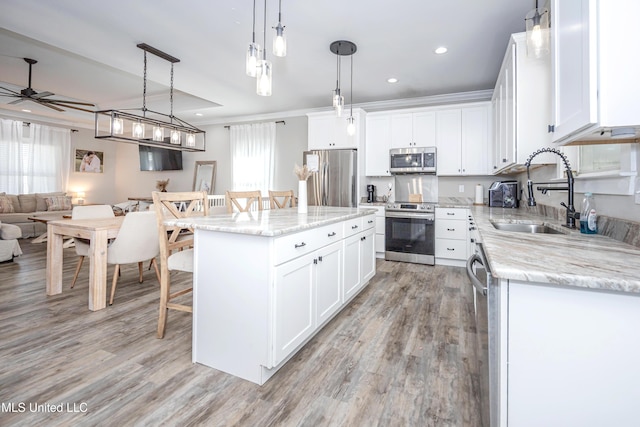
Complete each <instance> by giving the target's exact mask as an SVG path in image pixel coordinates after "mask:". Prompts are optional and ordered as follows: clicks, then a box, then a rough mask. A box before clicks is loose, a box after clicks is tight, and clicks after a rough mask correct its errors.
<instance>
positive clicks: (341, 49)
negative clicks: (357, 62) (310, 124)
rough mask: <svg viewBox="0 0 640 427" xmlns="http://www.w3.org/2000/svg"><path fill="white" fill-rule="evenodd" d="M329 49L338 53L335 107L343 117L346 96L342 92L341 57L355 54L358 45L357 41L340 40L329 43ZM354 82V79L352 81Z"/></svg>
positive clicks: (334, 92) (334, 94)
mask: <svg viewBox="0 0 640 427" xmlns="http://www.w3.org/2000/svg"><path fill="white" fill-rule="evenodd" d="M329 50H331V52H333V53H334V54H335V55H336V61H337V64H336V69H337V77H336V88H335V90H334V91H333V108H334V109H335V110H336V115H337V116H338V117H342V110H343V109H344V96H342V94H341V93H340V67H341V57H342V56H348V55H353V54H354V53H355V52H356V50H357V47H356V45H355V43H353V42H350V41H347V40H338V41H335V42H333V43H331V44H330V45H329ZM352 83H353V81H352Z"/></svg>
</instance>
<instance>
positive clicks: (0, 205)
mask: <svg viewBox="0 0 640 427" xmlns="http://www.w3.org/2000/svg"><path fill="white" fill-rule="evenodd" d="M13 212H15V210H14V209H13V204H12V203H11V199H9V198H8V197H7V196H0V213H13Z"/></svg>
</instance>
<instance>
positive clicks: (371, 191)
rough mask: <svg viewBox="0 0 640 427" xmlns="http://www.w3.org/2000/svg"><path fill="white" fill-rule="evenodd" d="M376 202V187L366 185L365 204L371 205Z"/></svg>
mask: <svg viewBox="0 0 640 427" xmlns="http://www.w3.org/2000/svg"><path fill="white" fill-rule="evenodd" d="M375 201H376V186H375V185H371V184H369V185H367V203H373V202H375Z"/></svg>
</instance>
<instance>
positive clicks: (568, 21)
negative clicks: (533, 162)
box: [551, 0, 640, 145]
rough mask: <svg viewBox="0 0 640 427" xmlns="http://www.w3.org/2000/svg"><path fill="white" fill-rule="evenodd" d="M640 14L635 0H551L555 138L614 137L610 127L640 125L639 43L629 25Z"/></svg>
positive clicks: (559, 140)
mask: <svg viewBox="0 0 640 427" xmlns="http://www.w3.org/2000/svg"><path fill="white" fill-rule="evenodd" d="M639 14H640V2H637V1H633V0H625V1H602V0H573V1H566V0H564V1H557V0H552V1H551V20H552V23H551V32H552V33H551V58H552V59H551V69H552V101H553V109H552V116H551V126H552V129H553V133H552V139H553V142H555V143H557V144H559V145H564V144H568V143H575V142H579V141H588V140H602V139H609V138H610V135H611V133H610V129H609V128H614V127H628V126H631V127H636V128H638V127H639V125H640V118H639V117H638V114H637V109H636V108H635V106H636V105H637V102H638V99H640V85H638V84H637V70H638V68H639V67H640V59H639V58H638V55H635V54H634V53H633V52H632V51H630V50H629V49H630V48H629V47H630V46H637V45H638V44H639V43H640V34H639V33H638V32H637V31H630V29H631V28H635V26H636V25H637V17H638V15H639ZM601 131H604V133H601ZM638 136H639V132H638V130H637V129H636V131H635V137H634V138H637V137H638ZM631 139H633V138H631Z"/></svg>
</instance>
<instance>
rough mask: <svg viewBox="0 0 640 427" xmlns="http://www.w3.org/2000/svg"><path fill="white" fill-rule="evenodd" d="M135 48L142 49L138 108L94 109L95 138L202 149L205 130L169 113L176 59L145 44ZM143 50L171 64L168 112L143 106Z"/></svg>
mask: <svg viewBox="0 0 640 427" xmlns="http://www.w3.org/2000/svg"><path fill="white" fill-rule="evenodd" d="M137 47H139V48H140V49H142V50H143V51H144V86H143V91H142V108H141V109H137V108H136V109H127V110H100V111H96V113H95V137H96V138H98V139H107V140H110V141H118V142H127V143H131V144H138V145H148V146H154V147H163V148H168V149H171V150H180V151H205V131H203V130H201V129H198V128H197V127H195V126H193V125H191V124H189V123H187V122H185V121H184V120H181V119H179V118H178V117H176V116H174V115H173V64H174V63H176V62H180V60H179V59H178V58H175V57H173V56H171V55H168V54H166V53H164V52H162V51H161V50H158V49H156V48H154V47H152V46H149V45H148V44H146V43H140V44H138V45H137ZM147 52H149V53H151V54H153V55H156V56H158V57H160V58H162V59H164V60H166V61H168V62H170V63H171V86H170V92H169V104H170V107H171V110H170V113H169V114H168V115H167V114H163V113H159V112H157V111H152V110H149V109H148V108H147ZM131 111H135V112H136V113H133V112H131ZM138 111H141V114H138V113H137V112H138Z"/></svg>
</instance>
